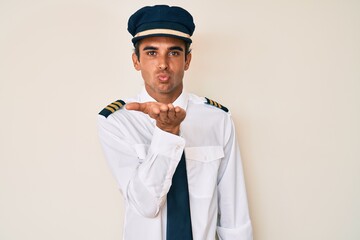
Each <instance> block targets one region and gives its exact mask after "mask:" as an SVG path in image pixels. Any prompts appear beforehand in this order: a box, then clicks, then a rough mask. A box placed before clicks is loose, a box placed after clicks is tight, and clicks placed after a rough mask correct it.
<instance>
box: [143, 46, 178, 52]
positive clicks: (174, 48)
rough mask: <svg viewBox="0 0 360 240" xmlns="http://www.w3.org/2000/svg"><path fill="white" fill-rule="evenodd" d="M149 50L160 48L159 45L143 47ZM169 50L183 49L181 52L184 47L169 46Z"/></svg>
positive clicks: (144, 49)
mask: <svg viewBox="0 0 360 240" xmlns="http://www.w3.org/2000/svg"><path fill="white" fill-rule="evenodd" d="M148 50H158V48H157V47H153V46H146V47H144V48H143V51H148ZM168 50H171V51H173V50H178V51H181V52H183V51H184V49H183V48H182V47H179V46H173V47H169V49H168Z"/></svg>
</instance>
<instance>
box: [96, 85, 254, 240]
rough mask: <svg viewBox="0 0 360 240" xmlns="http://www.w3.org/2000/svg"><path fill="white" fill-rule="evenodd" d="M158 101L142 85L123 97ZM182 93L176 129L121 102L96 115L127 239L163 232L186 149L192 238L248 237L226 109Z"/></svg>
mask: <svg viewBox="0 0 360 240" xmlns="http://www.w3.org/2000/svg"><path fill="white" fill-rule="evenodd" d="M149 101H155V100H154V99H153V98H151V97H150V96H149V95H148V94H147V92H146V91H145V90H143V91H142V93H141V94H139V95H138V96H137V97H136V98H134V99H127V100H125V102H149ZM205 102H206V101H205V99H204V98H201V97H198V96H195V95H193V94H187V93H182V94H181V95H180V96H179V98H178V99H177V100H176V101H175V102H174V103H173V105H174V106H179V107H181V108H183V109H185V111H186V118H185V120H184V121H183V122H182V123H181V126H180V136H177V135H174V134H170V133H168V132H165V131H162V130H161V129H159V128H158V127H156V125H155V120H154V119H152V118H150V117H149V116H148V115H147V114H144V113H142V112H137V111H129V110H126V109H125V108H122V109H120V110H118V111H116V112H114V113H112V114H111V115H109V116H108V117H107V118H106V117H104V116H102V115H99V117H98V124H99V135H100V141H101V143H102V146H103V150H104V152H105V157H106V159H107V161H108V163H109V166H110V168H111V170H112V173H113V175H114V176H115V178H116V180H117V183H118V185H119V188H120V191H121V193H122V195H123V197H124V199H125V219H124V236H123V239H124V240H144V239H146V240H165V239H166V216H167V214H166V194H167V192H168V191H169V188H170V186H171V179H172V176H173V174H174V172H175V169H176V166H177V164H178V162H179V161H180V159H181V155H182V153H183V151H185V157H186V168H187V175H188V184H189V195H190V196H189V198H190V209H191V223H192V230H193V239H194V240H214V239H215V236H216V234H217V235H218V238H219V239H220V240H251V239H252V227H251V221H250V217H249V211H248V204H247V198H246V191H245V184H244V176H243V169H242V164H241V159H240V151H239V148H238V145H237V141H236V136H235V129H234V124H233V122H232V120H231V116H230V114H229V113H226V112H225V111H223V110H221V109H219V108H217V107H215V106H212V105H209V104H205Z"/></svg>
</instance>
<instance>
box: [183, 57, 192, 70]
mask: <svg viewBox="0 0 360 240" xmlns="http://www.w3.org/2000/svg"><path fill="white" fill-rule="evenodd" d="M191 56H192V55H191V53H189V54H188V55H187V56H186V61H185V68H184V70H185V71H186V70H188V69H189V67H190V62H191Z"/></svg>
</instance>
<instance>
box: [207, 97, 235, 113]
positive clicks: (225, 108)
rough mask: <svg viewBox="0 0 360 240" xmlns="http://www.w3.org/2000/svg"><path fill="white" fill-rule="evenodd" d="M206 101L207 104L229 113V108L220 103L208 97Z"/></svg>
mask: <svg viewBox="0 0 360 240" xmlns="http://www.w3.org/2000/svg"><path fill="white" fill-rule="evenodd" d="M205 99H206V104H209V105H212V106H214V107H217V108H220V109H221V110H224V111H225V112H229V109H227V107H224V106H223V105H221V104H220V103H217V102H215V101H214V100H211V99H209V98H207V97H205Z"/></svg>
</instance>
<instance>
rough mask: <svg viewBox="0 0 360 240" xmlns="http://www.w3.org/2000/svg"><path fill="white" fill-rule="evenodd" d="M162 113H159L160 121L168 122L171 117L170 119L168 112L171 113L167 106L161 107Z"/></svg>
mask: <svg viewBox="0 0 360 240" xmlns="http://www.w3.org/2000/svg"><path fill="white" fill-rule="evenodd" d="M159 110H160V113H159V118H160V121H162V122H168V120H169V117H168V111H169V108H168V106H167V105H166V104H162V105H160V108H159Z"/></svg>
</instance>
